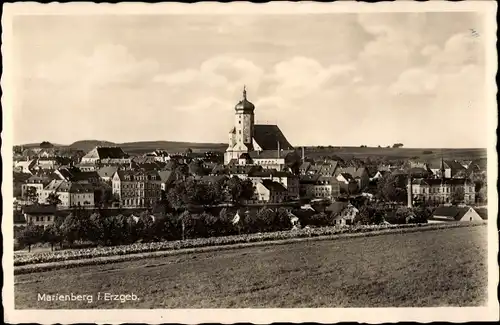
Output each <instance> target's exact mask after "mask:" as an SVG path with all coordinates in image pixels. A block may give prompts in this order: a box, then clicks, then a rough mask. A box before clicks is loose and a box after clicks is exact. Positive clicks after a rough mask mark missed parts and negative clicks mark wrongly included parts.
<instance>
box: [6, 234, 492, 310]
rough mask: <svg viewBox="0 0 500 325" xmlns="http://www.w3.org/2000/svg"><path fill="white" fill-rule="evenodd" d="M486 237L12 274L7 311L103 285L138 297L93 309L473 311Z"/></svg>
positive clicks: (251, 250)
mask: <svg viewBox="0 0 500 325" xmlns="http://www.w3.org/2000/svg"><path fill="white" fill-rule="evenodd" d="M486 233H487V227H486V226H476V227H462V228H454V229H443V230H434V231H427V232H415V233H405V234H390V235H381V236H376V237H358V238H349V239H347V238H346V239H338V240H325V241H315V242H298V243H291V244H284V245H266V246H256V247H248V248H241V249H232V250H225V251H213V252H200V253H187V254H182V255H173V256H166V257H156V258H144V259H141V260H136V261H130V262H122V263H114V264H103V265H95V266H82V267H80V268H75V269H69V270H68V269H67V270H64V269H62V270H53V271H47V272H44V273H43V274H36V273H33V274H24V275H18V276H16V277H15V282H16V286H15V306H16V308H17V309H33V308H45V309H47V308H65V309H84V308H95V304H89V303H88V302H87V301H78V302H76V301H75V302H72V303H71V304H68V303H67V302H62V301H54V302H52V303H50V304H47V303H46V302H42V301H39V300H37V293H38V292H42V293H43V292H51V290H54V288H57V290H59V291H58V293H61V294H70V293H71V292H78V290H82V288H85V290H87V291H86V293H87V294H92V295H93V296H94V297H97V294H98V292H99V291H102V290H103V289H102V288H108V287H109V288H113V290H114V291H115V292H118V293H129V292H130V293H134V294H136V295H137V296H138V297H139V300H137V301H128V302H126V303H120V302H119V301H99V308H116V309H118V308H123V309H131V308H135V309H137V308H144V309H148V308H318V307H328V308H334V307H438V306H439V307H445V306H461V307H466V306H482V305H484V304H485V302H486V299H487V296H486V289H487V287H488V282H487V280H488V279H487V264H486V263H485V260H486V257H487V239H486V238H487V236H486ZM423 247H425V249H423ZM436 255H437V256H439V258H434V256H436ZM429 257H431V258H429ZM381 261H383V262H381ZM89 275H92V276H89ZM137 279H141V281H140V282H138V281H137ZM61 283H64V284H65V285H64V286H61V285H60V284H61Z"/></svg>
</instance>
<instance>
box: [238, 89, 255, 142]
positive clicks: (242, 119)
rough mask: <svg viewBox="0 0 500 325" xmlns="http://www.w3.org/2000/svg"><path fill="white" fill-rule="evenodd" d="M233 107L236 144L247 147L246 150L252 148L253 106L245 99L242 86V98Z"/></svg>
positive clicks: (245, 91)
mask: <svg viewBox="0 0 500 325" xmlns="http://www.w3.org/2000/svg"><path fill="white" fill-rule="evenodd" d="M234 109H235V116H234V117H235V120H234V128H235V131H236V144H242V145H244V146H245V147H247V148H248V150H252V139H253V129H254V110H255V106H254V105H253V104H252V103H251V102H249V101H248V99H247V90H246V87H243V98H242V100H241V101H240V102H239V103H238V104H236V106H235V107H234Z"/></svg>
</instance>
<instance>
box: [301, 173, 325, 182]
mask: <svg viewBox="0 0 500 325" xmlns="http://www.w3.org/2000/svg"><path fill="white" fill-rule="evenodd" d="M320 177H321V175H320V174H312V175H301V176H300V179H299V182H300V183H301V184H316V182H318V179H319V178H320Z"/></svg>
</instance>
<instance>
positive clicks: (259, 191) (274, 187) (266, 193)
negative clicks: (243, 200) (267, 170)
mask: <svg viewBox="0 0 500 325" xmlns="http://www.w3.org/2000/svg"><path fill="white" fill-rule="evenodd" d="M255 196H256V200H257V201H258V202H259V203H282V202H284V201H285V200H286V197H287V191H286V188H285V187H284V186H283V185H282V184H280V183H278V182H275V181H272V180H269V179H263V180H262V182H261V183H257V186H256V188H255Z"/></svg>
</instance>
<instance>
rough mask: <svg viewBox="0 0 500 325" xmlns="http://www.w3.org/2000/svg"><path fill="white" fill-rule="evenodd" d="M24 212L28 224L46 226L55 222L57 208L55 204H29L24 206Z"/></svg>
mask: <svg viewBox="0 0 500 325" xmlns="http://www.w3.org/2000/svg"><path fill="white" fill-rule="evenodd" d="M22 214H23V216H24V220H25V223H26V224H33V225H35V226H43V227H44V228H45V227H47V226H50V225H53V224H54V223H55V220H56V215H57V208H56V207H55V206H53V205H39V204H37V205H29V206H25V207H23V209H22Z"/></svg>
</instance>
